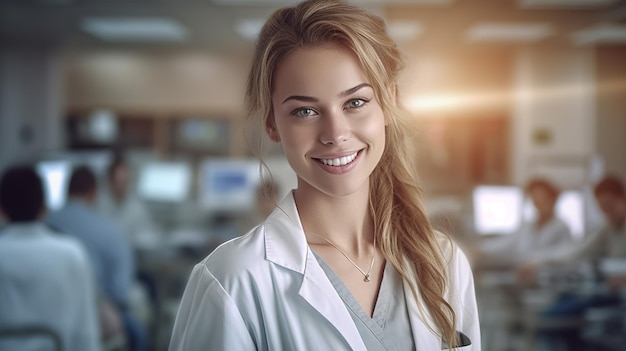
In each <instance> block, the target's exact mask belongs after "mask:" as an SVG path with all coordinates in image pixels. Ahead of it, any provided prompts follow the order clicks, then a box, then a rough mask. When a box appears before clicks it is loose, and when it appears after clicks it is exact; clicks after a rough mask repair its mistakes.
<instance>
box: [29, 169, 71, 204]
mask: <svg viewBox="0 0 626 351" xmlns="http://www.w3.org/2000/svg"><path fill="white" fill-rule="evenodd" d="M72 167H73V166H72V162H71V161H69V160H47V161H40V162H38V163H37V164H36V166H35V169H36V170H37V173H38V174H39V176H40V177H41V180H42V182H43V188H44V193H45V201H46V207H48V209H49V210H57V209H59V208H61V207H63V205H64V204H65V201H66V198H67V186H68V184H69V181H70V176H71V173H72Z"/></svg>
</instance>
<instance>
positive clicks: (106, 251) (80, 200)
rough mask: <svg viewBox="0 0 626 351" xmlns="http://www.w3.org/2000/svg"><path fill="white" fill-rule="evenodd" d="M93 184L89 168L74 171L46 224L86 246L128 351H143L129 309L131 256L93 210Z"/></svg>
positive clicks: (124, 241)
mask: <svg viewBox="0 0 626 351" xmlns="http://www.w3.org/2000/svg"><path fill="white" fill-rule="evenodd" d="M96 182H97V181H96V176H95V174H94V173H93V171H91V170H90V169H89V168H87V167H85V166H79V167H77V168H76V169H74V171H73V172H72V175H71V177H70V182H69V187H68V196H67V198H68V202H67V204H66V205H65V206H64V207H63V208H61V209H60V210H57V211H55V212H52V213H51V214H50V215H49V216H48V219H47V222H48V224H49V225H50V226H51V227H53V228H55V229H57V230H59V231H61V232H63V233H66V234H67V235H69V236H71V237H74V238H76V239H78V240H80V241H81V242H82V243H83V245H85V247H86V248H87V251H88V252H89V258H90V260H91V264H92V266H93V267H94V272H95V277H96V282H97V286H98V289H99V291H100V292H101V293H102V295H103V297H104V298H106V299H107V301H108V302H110V303H111V305H112V306H114V307H115V309H116V310H117V312H118V314H119V316H120V317H121V319H122V321H123V325H124V328H125V330H126V336H127V340H128V344H129V348H130V351H135V350H144V349H145V347H146V342H147V338H146V336H145V332H144V328H143V326H142V325H141V324H140V323H139V322H138V321H137V319H136V317H135V316H134V314H133V311H132V309H131V306H130V292H131V288H132V286H133V284H134V282H135V265H134V253H133V250H132V248H131V246H130V244H129V243H128V241H127V239H126V237H125V236H124V234H123V233H122V231H121V230H120V229H119V227H117V226H116V225H115V223H113V222H111V220H110V219H109V218H107V217H106V216H104V215H102V214H100V213H99V212H98V211H97V210H96V208H95V204H96V201H97V185H96Z"/></svg>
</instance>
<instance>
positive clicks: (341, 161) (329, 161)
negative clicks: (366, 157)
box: [318, 151, 358, 167]
mask: <svg viewBox="0 0 626 351" xmlns="http://www.w3.org/2000/svg"><path fill="white" fill-rule="evenodd" d="M357 155H358V151H357V152H355V153H353V154H351V155H347V156H343V157H338V158H320V159H318V160H319V161H320V162H321V163H323V164H325V165H327V166H334V167H340V166H345V165H347V164H349V163H351V162H352V161H354V159H355V158H356V156H357Z"/></svg>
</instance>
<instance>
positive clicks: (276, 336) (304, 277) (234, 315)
mask: <svg viewBox="0 0 626 351" xmlns="http://www.w3.org/2000/svg"><path fill="white" fill-rule="evenodd" d="M449 242H450V241H448V240H447V239H444V238H442V240H441V244H442V248H443V250H444V252H445V253H446V255H447V257H449V266H448V268H449V277H450V293H449V294H448V296H447V299H448V301H449V303H450V304H451V305H452V307H453V308H454V311H455V312H456V316H457V330H459V331H460V332H462V333H463V334H465V335H467V336H468V337H469V338H470V339H471V342H472V344H471V345H469V346H466V347H461V348H459V349H458V350H463V351H465V350H474V351H475V350H480V333H479V325H478V313H477V310H476V301H475V295H474V284H473V278H472V272H471V270H470V267H469V264H468V262H467V259H466V258H465V256H464V255H463V253H462V252H461V251H460V250H458V249H457V248H456V247H452V246H451V245H449V244H448V243H449ZM404 289H405V294H406V296H407V301H408V305H409V307H408V308H409V316H410V322H411V329H412V331H413V338H414V340H415V345H416V348H417V350H425V351H431V350H441V349H442V346H441V338H440V337H439V336H437V335H436V334H435V333H434V332H432V331H431V330H430V329H429V328H428V326H427V323H428V322H427V320H429V319H428V317H427V316H424V315H423V313H421V312H420V311H419V308H418V305H417V304H415V303H414V300H413V297H412V296H413V295H412V294H411V291H410V289H409V287H408V285H407V284H406V283H405V284H404ZM431 324H432V323H431ZM350 349H351V350H366V349H367V348H366V346H365V344H364V343H363V341H362V339H361V336H360V335H359V332H358V330H357V327H356V326H355V324H354V322H353V320H352V318H351V317H350V314H349V312H348V310H347V309H346V307H345V305H344V303H343V301H342V300H341V298H340V297H339V295H338V294H337V292H336V290H335V288H334V287H333V285H332V283H331V282H330V280H329V279H328V277H327V276H326V274H325V273H324V271H323V269H322V268H321V266H320V265H319V263H318V261H317V260H316V258H315V256H314V255H313V253H312V251H311V249H310V248H309V246H308V244H307V242H306V237H305V235H304V232H303V229H302V225H301V223H300V219H299V216H298V213H297V209H296V205H295V201H294V199H293V195H292V194H289V195H288V196H287V197H286V198H285V200H283V201H282V202H281V204H280V205H279V207H278V208H277V209H276V210H275V211H274V212H273V213H272V214H271V215H270V216H269V217H268V219H267V220H266V221H265V223H264V224H262V225H260V226H258V227H256V228H254V229H253V230H252V231H250V232H249V233H248V234H246V235H244V236H241V237H239V238H235V239H233V240H231V241H229V242H227V243H225V244H223V245H221V246H220V247H218V248H217V249H216V250H215V251H214V252H213V253H212V254H211V255H209V256H208V257H207V258H206V259H204V260H203V261H202V262H200V263H199V264H197V265H196V266H195V268H194V269H193V272H192V273H191V277H190V279H189V282H188V285H187V287H186V289H185V292H184V294H183V297H182V301H181V304H180V307H179V310H178V314H177V316H176V321H175V324H174V330H173V333H172V337H171V341H170V347H169V350H170V351H200V350H229V351H231V350H350Z"/></svg>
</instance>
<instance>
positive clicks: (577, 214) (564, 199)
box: [524, 191, 585, 239]
mask: <svg viewBox="0 0 626 351" xmlns="http://www.w3.org/2000/svg"><path fill="white" fill-rule="evenodd" d="M555 215H556V216H557V217H558V218H560V219H561V220H563V221H564V222H565V223H566V224H567V226H568V227H569V229H570V231H571V232H572V236H573V237H574V238H575V239H581V238H582V237H583V236H584V234H585V199H584V196H583V193H582V192H580V191H563V192H561V194H560V195H559V199H558V200H557V202H556V205H555ZM536 217H537V212H536V209H535V206H533V203H532V200H531V199H530V198H527V199H526V200H525V201H524V220H525V221H532V220H534V219H535V218H536Z"/></svg>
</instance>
